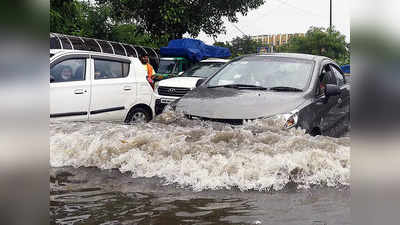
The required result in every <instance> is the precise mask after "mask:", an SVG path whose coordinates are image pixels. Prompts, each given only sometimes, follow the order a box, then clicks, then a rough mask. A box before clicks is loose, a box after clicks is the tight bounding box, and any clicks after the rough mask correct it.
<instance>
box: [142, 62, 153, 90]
mask: <svg viewBox="0 0 400 225" xmlns="http://www.w3.org/2000/svg"><path fill="white" fill-rule="evenodd" d="M140 61H141V62H142V64H143V66H144V69H145V71H146V72H147V76H146V78H147V81H148V82H149V83H150V85H151V86H152V87H153V88H154V80H153V79H152V76H153V75H154V74H155V72H154V69H153V66H152V65H150V63H149V55H147V54H144V55H142V56H141V57H140Z"/></svg>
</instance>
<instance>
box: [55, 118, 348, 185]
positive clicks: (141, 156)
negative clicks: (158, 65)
mask: <svg viewBox="0 0 400 225" xmlns="http://www.w3.org/2000/svg"><path fill="white" fill-rule="evenodd" d="M281 127H282V126H281V123H280V122H279V121H276V120H257V121H252V122H248V123H245V124H244V125H243V126H238V127H234V128H232V127H231V126H229V125H226V124H219V123H206V122H200V121H192V120H187V119H184V118H183V117H182V116H180V115H174V114H171V113H169V114H168V113H167V114H163V115H162V116H161V117H159V118H157V119H156V121H155V122H152V123H149V124H141V125H124V124H115V123H104V122H102V123H52V124H50V133H51V135H50V165H51V166H52V167H63V166H73V167H89V166H94V167H97V168H100V169H111V168H118V169H119V170H120V171H121V172H131V173H132V176H133V177H160V178H164V179H165V180H166V182H167V183H168V184H170V183H175V184H179V185H181V186H189V187H191V188H192V189H193V190H195V191H201V190H204V189H222V188H226V189H230V188H233V187H236V188H239V189H240V190H243V191H244V190H258V191H269V190H282V189H283V188H284V187H285V186H286V185H287V184H289V183H294V184H297V186H298V188H309V187H311V186H313V185H322V186H329V187H335V186H338V185H349V180H350V139H349V138H348V137H346V138H339V139H335V138H329V137H322V136H318V137H311V136H309V135H308V134H304V131H302V130H300V129H297V130H296V129H290V130H285V129H282V128H281Z"/></svg>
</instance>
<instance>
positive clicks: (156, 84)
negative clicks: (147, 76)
mask: <svg viewBox="0 0 400 225" xmlns="http://www.w3.org/2000/svg"><path fill="white" fill-rule="evenodd" d="M158 83H159V82H158V81H156V82H155V83H154V93H156V94H157V95H158Z"/></svg>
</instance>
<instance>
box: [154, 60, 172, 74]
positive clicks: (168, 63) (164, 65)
mask: <svg viewBox="0 0 400 225" xmlns="http://www.w3.org/2000/svg"><path fill="white" fill-rule="evenodd" d="M174 67H175V61H174V60H161V61H160V65H159V66H158V71H157V73H166V74H170V73H172V71H173V70H174Z"/></svg>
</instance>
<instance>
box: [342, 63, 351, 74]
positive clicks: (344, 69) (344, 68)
mask: <svg viewBox="0 0 400 225" xmlns="http://www.w3.org/2000/svg"><path fill="white" fill-rule="evenodd" d="M340 68H341V69H342V71H343V73H350V65H349V64H347V65H343V66H341V67H340Z"/></svg>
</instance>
